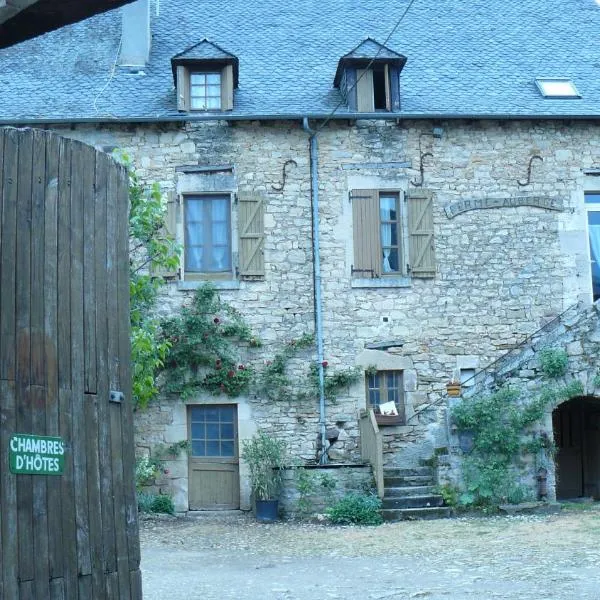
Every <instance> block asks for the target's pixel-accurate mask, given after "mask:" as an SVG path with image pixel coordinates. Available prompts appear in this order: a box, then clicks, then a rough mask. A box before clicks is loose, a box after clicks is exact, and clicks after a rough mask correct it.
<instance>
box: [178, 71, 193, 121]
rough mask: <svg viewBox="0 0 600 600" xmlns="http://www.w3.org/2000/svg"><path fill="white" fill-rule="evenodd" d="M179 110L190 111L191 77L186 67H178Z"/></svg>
mask: <svg viewBox="0 0 600 600" xmlns="http://www.w3.org/2000/svg"><path fill="white" fill-rule="evenodd" d="M177 110H190V76H189V73H188V70H187V68H186V67H183V66H181V65H179V66H178V67H177Z"/></svg>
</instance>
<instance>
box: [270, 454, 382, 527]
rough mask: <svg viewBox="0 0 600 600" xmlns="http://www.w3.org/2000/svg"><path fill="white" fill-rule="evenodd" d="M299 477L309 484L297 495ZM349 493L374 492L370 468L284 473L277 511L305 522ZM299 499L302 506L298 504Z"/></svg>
mask: <svg viewBox="0 0 600 600" xmlns="http://www.w3.org/2000/svg"><path fill="white" fill-rule="evenodd" d="M300 471H302V472H303V474H302V475H299V472H300ZM300 477H302V478H303V479H304V481H308V482H309V483H308V484H305V486H304V490H305V491H304V493H303V494H301V493H300V492H299V491H298V480H299V478H300ZM301 487H302V486H301ZM350 492H355V493H358V494H366V493H373V492H374V481H373V472H372V470H371V467H370V466H361V465H349V466H343V465H340V466H335V467H332V466H330V467H316V468H304V467H298V468H296V469H286V471H285V472H284V476H283V489H282V492H281V496H280V497H279V511H280V513H281V515H282V516H284V517H289V518H308V517H311V516H313V515H315V514H323V513H324V512H325V510H326V509H327V508H328V507H330V506H332V505H333V504H335V503H336V502H337V501H338V500H340V499H341V498H343V497H344V496H345V495H346V494H348V493H350ZM301 499H302V500H303V502H304V504H303V502H300V500H301Z"/></svg>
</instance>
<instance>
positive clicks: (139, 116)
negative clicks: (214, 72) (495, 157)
mask: <svg viewBox="0 0 600 600" xmlns="http://www.w3.org/2000/svg"><path fill="white" fill-rule="evenodd" d="M153 1H156V0H153ZM407 5H408V0H327V2H317V0H298V1H297V2H282V1H281V0H260V2H248V0H244V1H238V0H230V1H229V2H222V1H221V0H194V1H190V0H160V4H159V6H155V5H154V4H153V6H152V29H153V40H152V50H151V56H150V61H149V63H148V65H147V66H146V68H144V69H143V71H142V72H136V71H132V70H131V69H130V68H122V67H119V66H115V64H116V59H117V50H118V47H119V39H120V30H121V27H120V23H121V19H120V10H115V11H110V12H107V13H104V14H101V15H97V16H95V17H92V18H90V19H88V20H86V21H83V22H81V23H77V24H74V25H70V26H67V27H65V28H63V29H61V30H57V31H54V32H51V33H48V34H46V35H44V36H42V37H40V38H37V39H33V40H29V41H27V42H24V43H22V44H19V45H17V46H14V47H12V48H8V49H5V50H2V51H0V122H4V123H27V122H52V121H76V120H90V121H114V120H123V121H136V120H165V121H167V120H179V119H185V120H188V119H190V118H197V119H202V118H218V117H219V115H218V114H217V115H215V114H208V115H207V114H203V113H191V114H186V113H179V112H178V111H177V103H176V97H175V90H174V87H173V77H172V72H171V58H172V57H173V56H175V55H176V54H178V53H180V52H182V51H184V50H185V49H186V48H189V47H190V46H193V45H194V44H197V43H198V42H199V41H200V40H202V39H204V38H207V39H209V40H211V41H213V42H214V43H215V44H217V45H218V46H219V47H220V48H225V49H227V51H228V52H231V53H232V54H234V55H235V56H237V57H238V58H239V89H237V90H236V92H235V108H234V110H233V111H232V112H229V113H227V117H228V118H261V117H263V118H286V117H288V118H297V117H300V116H310V117H315V116H324V115H327V114H329V112H330V111H332V110H333V109H334V108H335V107H336V106H337V104H338V102H339V101H340V94H339V90H337V89H335V88H334V87H333V79H334V75H335V72H336V67H337V65H338V62H339V60H340V58H341V57H342V56H344V55H345V54H347V53H348V51H349V49H351V48H354V47H356V46H358V45H359V44H360V43H361V42H362V41H363V40H365V39H366V38H367V37H370V38H372V39H376V40H378V41H380V42H381V43H384V42H385V41H386V39H387V37H388V34H389V32H390V31H391V30H392V29H393V27H394V25H395V24H396V22H397V20H398V18H399V17H400V15H401V14H402V13H403V12H404V10H405V8H406V6H407ZM599 32H600V4H599V3H598V2H596V1H595V0H469V1H465V0H436V1H435V2H434V1H433V0H415V2H414V4H413V5H412V7H411V8H410V10H409V12H408V14H407V15H406V17H405V18H404V20H403V21H402V23H401V24H400V26H399V27H398V28H397V30H396V32H395V33H394V35H393V36H392V37H391V38H390V40H389V41H387V42H386V46H387V47H388V48H391V49H393V50H394V51H396V52H398V53H400V54H402V55H404V56H406V57H407V59H408V61H407V63H406V66H405V67H404V69H403V71H402V75H401V78H400V82H401V106H402V111H401V113H400V114H398V113H394V114H392V115H390V114H384V115H383V116H392V117H393V118H396V117H398V116H400V117H403V118H410V117H423V118H427V117H430V118H440V117H442V118H443V117H466V118H477V117H500V118H524V117H529V116H537V117H560V118H563V117H565V118H566V117H594V118H597V117H600V45H599V44H598V43H597V38H598V34H599ZM541 76H547V77H570V78H572V80H573V82H574V83H575V85H576V87H577V89H578V90H579V92H580V94H581V96H582V97H581V99H549V98H543V97H542V96H541V94H540V93H539V91H538V89H537V87H536V85H535V78H536V77H541ZM336 116H338V117H340V118H348V116H349V113H348V109H347V107H345V105H343V106H342V107H341V108H340V109H339V110H338V112H337V113H336ZM379 116H381V113H380V115H379Z"/></svg>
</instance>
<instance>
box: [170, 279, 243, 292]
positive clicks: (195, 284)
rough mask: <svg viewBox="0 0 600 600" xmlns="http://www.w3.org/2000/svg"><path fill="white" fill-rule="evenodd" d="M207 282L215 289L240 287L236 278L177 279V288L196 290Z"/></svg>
mask: <svg viewBox="0 0 600 600" xmlns="http://www.w3.org/2000/svg"><path fill="white" fill-rule="evenodd" d="M207 283H210V284H211V285H212V286H213V287H214V288H215V289H216V290H239V289H240V282H239V280H238V279H195V280H192V281H178V282H177V289H178V290H181V291H183V292H185V291H187V290H197V289H198V288H200V287H202V286H203V285H205V284H207Z"/></svg>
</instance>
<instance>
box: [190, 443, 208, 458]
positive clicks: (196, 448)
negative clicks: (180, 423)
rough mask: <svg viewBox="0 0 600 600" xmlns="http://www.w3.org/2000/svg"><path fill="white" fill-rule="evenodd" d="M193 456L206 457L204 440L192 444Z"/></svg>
mask: <svg viewBox="0 0 600 600" xmlns="http://www.w3.org/2000/svg"><path fill="white" fill-rule="evenodd" d="M192 456H206V450H205V444H204V440H202V441H193V442H192Z"/></svg>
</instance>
